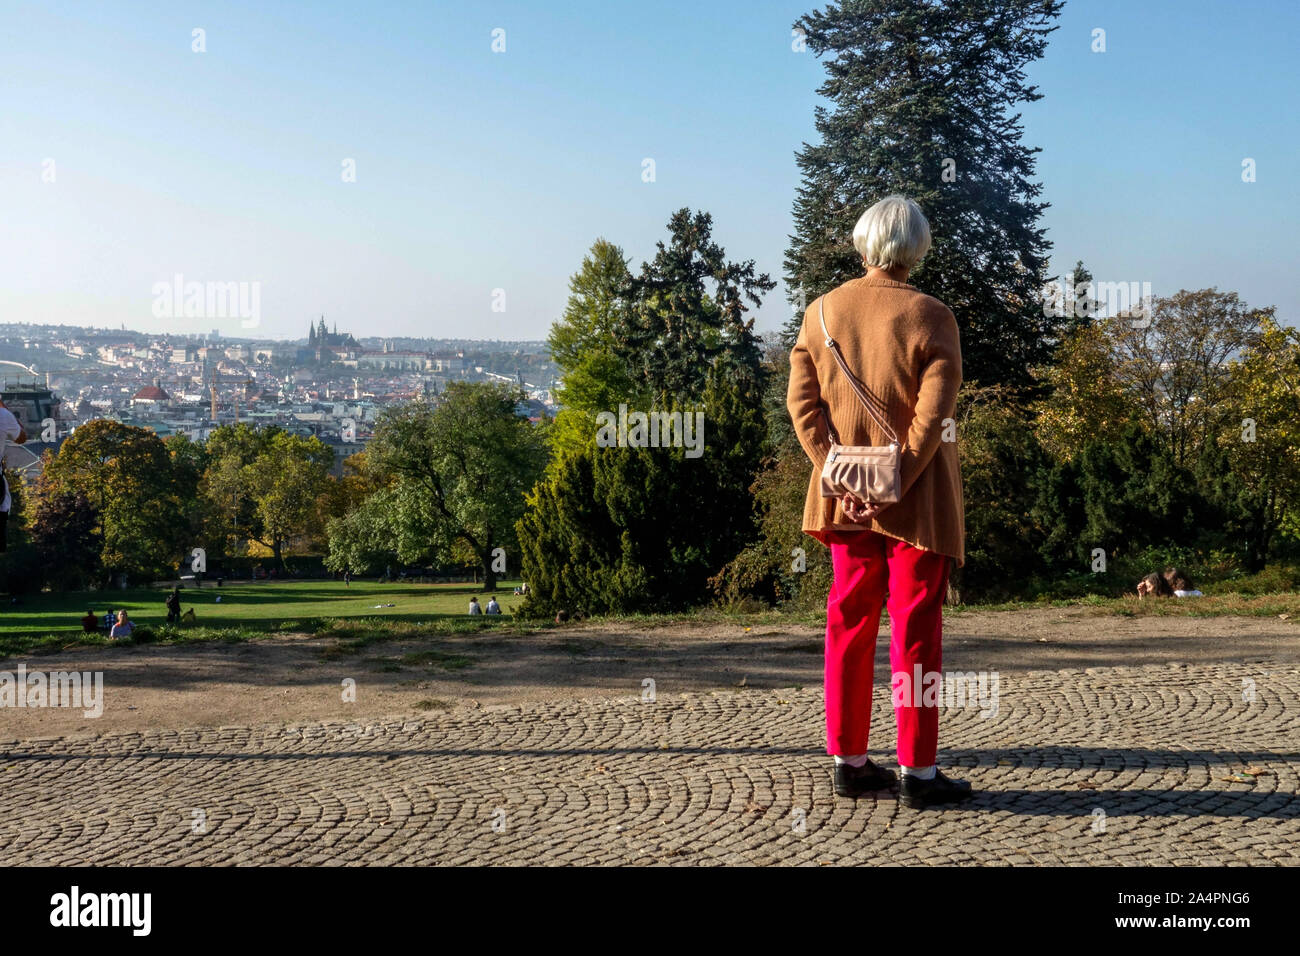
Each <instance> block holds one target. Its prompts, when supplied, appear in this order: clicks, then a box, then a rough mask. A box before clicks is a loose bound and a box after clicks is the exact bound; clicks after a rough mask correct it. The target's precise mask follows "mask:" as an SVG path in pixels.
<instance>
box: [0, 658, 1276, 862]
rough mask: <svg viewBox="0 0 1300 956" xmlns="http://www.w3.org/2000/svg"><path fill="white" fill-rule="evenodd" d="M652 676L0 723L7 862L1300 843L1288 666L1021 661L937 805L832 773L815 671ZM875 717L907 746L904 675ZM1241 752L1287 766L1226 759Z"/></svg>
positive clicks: (959, 754) (823, 854)
mask: <svg viewBox="0 0 1300 956" xmlns="http://www.w3.org/2000/svg"><path fill="white" fill-rule="evenodd" d="M1246 679H1249V680H1251V681H1253V682H1254V700H1253V702H1246V701H1244V700H1243V686H1244V684H1243V681H1244V680H1246ZM633 690H634V693H630V694H629V695H628V696H627V697H625V698H621V699H616V698H606V699H601V700H586V701H574V702H568V703H559V704H546V705H534V706H524V707H513V706H502V707H496V708H484V709H480V710H473V709H461V710H456V711H451V712H447V713H442V714H435V715H432V716H427V717H425V716H422V717H419V718H416V719H406V720H402V719H393V720H386V721H382V722H375V723H373V724H369V725H362V724H357V723H344V722H339V723H330V724H313V725H310V726H294V727H275V728H247V727H227V728H222V729H219V730H201V731H178V732H166V733H149V734H125V735H112V736H100V737H91V736H80V737H76V738H73V737H69V738H60V739H49V740H27V741H21V742H7V743H5V742H0V782H2V784H3V786H2V787H0V811H2V813H0V845H2V846H4V847H5V848H6V850H5V859H6V862H8V863H10V864H13V863H28V864H127V865H130V864H147V863H148V864H152V863H166V864H258V863H281V864H309V865H312V864H315V865H374V864H623V863H639V864H655V863H666V864H678V865H681V864H688V865H695V864H773V863H780V864H806V865H819V864H821V865H825V864H872V865H880V864H963V863H987V864H1027V863H1065V864H1238V865H1259V864H1270V863H1273V864H1295V863H1297V862H1300V820H1298V817H1300V801H1298V800H1297V797H1296V794H1297V782H1298V780H1297V771H1298V770H1300V756H1298V754H1297V747H1298V745H1300V716H1298V714H1300V709H1298V708H1297V701H1298V699H1300V669H1297V668H1295V667H1293V666H1291V665H1285V666H1284V665H1277V664H1268V663H1261V664H1224V665H1215V666H1159V667H1141V668H1109V669H1104V670H1102V669H1093V670H1088V671H1060V672H1052V673H1026V674H1008V675H1004V676H1003V677H1002V679H1001V687H1000V690H1001V699H1000V706H999V710H998V713H997V715H996V716H994V717H989V718H982V717H980V715H979V713H978V712H977V711H976V710H973V709H949V710H946V711H945V713H944V716H943V718H942V721H941V737H940V748H941V749H940V763H941V765H942V766H944V767H946V768H948V770H949V771H950V772H951V773H952V774H953V775H954V776H959V777H964V778H965V779H968V780H970V781H972V783H973V784H974V786H975V787H976V788H977V790H978V791H979V792H978V795H977V796H976V797H975V798H974V799H973V800H972V801H970V802H969V803H967V804H964V805H963V806H962V807H960V808H957V809H953V808H949V809H944V810H929V811H912V810H908V809H906V808H903V807H901V806H899V804H898V802H897V799H896V795H895V794H892V793H886V794H883V795H880V796H878V797H867V798H864V799H861V800H857V801H853V800H847V799H844V798H837V797H835V796H834V794H833V792H832V790H831V774H830V760H829V758H828V757H826V756H825V754H824V752H823V749H822V745H821V744H822V741H823V739H824V738H823V717H822V701H821V694H820V690H819V689H815V688H805V689H802V690H787V691H737V692H734V693H717V694H708V695H705V694H696V695H673V694H665V693H660V694H659V695H658V698H657V700H655V701H653V702H644V701H642V700H641V698H640V688H639V686H636V687H634V688H633ZM0 716H2V715H0ZM873 726H874V728H875V731H874V733H875V739H874V741H873V743H874V744H875V745H876V747H875V748H873V756H874V757H875V758H876V759H877V760H878V761H880V762H884V763H886V764H887V765H891V766H892V765H894V763H895V761H894V760H893V756H892V745H893V733H894V727H893V714H892V711H891V710H890V709H889V698H888V693H887V690H886V689H885V688H884V687H878V688H877V691H876V696H875V699H874V712H873ZM882 744H883V745H885V746H884V747H882V746H881V745H882ZM1246 769H1253V770H1264V771H1267V772H1266V773H1264V774H1261V775H1258V776H1254V777H1251V778H1250V779H1251V780H1252V781H1253V782H1251V783H1241V782H1230V781H1228V780H1225V779H1224V778H1225V777H1227V776H1228V775H1229V774H1231V773H1234V772H1240V771H1244V770H1246Z"/></svg>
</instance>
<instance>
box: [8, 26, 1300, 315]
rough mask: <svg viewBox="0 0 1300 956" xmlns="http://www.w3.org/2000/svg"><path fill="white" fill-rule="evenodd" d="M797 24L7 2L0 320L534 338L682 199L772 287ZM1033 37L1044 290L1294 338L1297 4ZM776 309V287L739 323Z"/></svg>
mask: <svg viewBox="0 0 1300 956" xmlns="http://www.w3.org/2000/svg"><path fill="white" fill-rule="evenodd" d="M812 6H813V5H811V4H808V3H807V2H789V0H757V2H753V3H743V4H742V3H740V2H738V0H726V2H717V3H712V4H708V5H702V4H698V3H691V4H687V3H683V2H680V0H672V2H665V3H663V4H659V5H657V6H656V7H655V9H654V10H653V11H647V10H646V9H644V8H642V7H629V8H623V9H619V8H613V7H610V6H609V5H607V4H601V3H595V2H594V0H584V2H575V3H571V4H566V5H565V6H564V7H563V8H556V7H553V6H540V7H539V6H537V5H529V4H526V3H521V2H500V3H492V4H490V5H485V6H476V7H471V8H468V9H466V8H464V7H460V6H456V7H453V6H452V5H450V4H436V5H434V6H431V7H428V8H422V9H420V10H419V11H411V10H410V9H409V8H408V7H407V6H406V5H404V4H399V3H374V4H369V5H365V6H363V7H356V6H354V5H350V4H344V3H339V2H322V3H320V4H318V5H315V6H314V7H313V9H312V10H311V11H310V12H304V11H301V10H291V9H284V8H275V7H269V6H267V5H262V4H255V3H251V2H232V3H229V4H225V5H223V6H222V7H221V8H220V9H213V8H212V7H210V6H208V5H205V4H198V3H192V2H177V3H168V4H163V3H157V2H144V3H140V4H136V5H132V7H131V8H129V9H123V8H117V7H111V6H104V5H97V4H92V3H70V2H53V3H41V4H37V3H30V2H25V0H24V2H16V3H11V4H9V5H8V7H9V10H10V16H9V17H8V18H7V20H8V24H7V25H8V30H7V31H6V33H5V34H4V35H3V36H0V76H2V77H3V80H4V83H3V84H0V103H2V104H3V107H4V108H3V110H0V143H3V146H0V188H2V189H3V194H4V196H5V199H6V203H5V206H6V208H5V213H6V215H5V228H4V230H3V232H2V233H0V235H3V239H0V316H2V317H4V318H5V319H7V320H19V319H24V320H28V321H32V322H40V323H59V324H71V325H83V326H84V325H103V326H108V327H112V328H116V327H118V326H119V325H121V324H122V323H125V324H126V325H127V327H128V328H129V329H132V330H135V331H140V332H160V331H163V330H165V329H166V330H170V331H172V332H174V333H177V334H191V335H203V334H207V333H209V332H210V330H211V329H212V328H214V327H216V328H219V329H220V330H221V332H222V334H223V336H229V337H256V336H261V337H264V338H268V339H274V338H278V339H285V338H289V337H295V336H296V337H301V335H302V331H303V330H304V329H305V327H306V323H307V322H309V321H314V320H315V319H316V317H318V316H319V315H321V314H322V313H323V314H324V315H325V316H326V318H327V321H328V322H329V323H330V325H331V327H332V326H333V323H334V322H335V321H337V322H338V324H339V328H340V329H347V330H350V331H352V332H353V333H354V334H358V335H360V334H362V333H363V331H364V334H366V335H376V336H384V337H426V338H461V339H465V338H466V335H465V333H466V332H473V333H476V334H478V335H485V334H490V335H491V336H492V338H491V339H487V338H484V339H479V340H480V341H490V340H492V339H495V340H497V341H540V340H542V339H544V338H545V337H546V334H547V331H548V329H549V326H550V323H551V322H552V321H553V320H554V319H555V318H557V317H558V316H559V315H560V313H561V311H562V310H563V308H564V304H565V300H566V298H567V295H568V282H569V278H570V276H571V275H572V274H573V273H574V272H575V271H576V270H577V268H578V267H579V264H580V262H581V260H582V258H583V256H584V255H585V254H586V252H587V251H588V249H589V248H590V246H591V244H592V242H593V241H595V240H596V239H597V238H598V237H605V238H607V239H609V240H610V241H612V242H615V243H617V244H619V245H620V246H621V247H622V248H623V250H624V252H625V253H626V254H627V255H628V256H629V257H630V258H631V260H632V267H633V268H634V269H635V268H636V267H637V266H638V265H639V263H640V262H641V261H643V260H644V259H647V258H649V257H650V256H651V255H653V252H654V244H655V243H656V242H657V241H659V240H661V239H663V238H664V237H665V227H666V223H667V221H668V219H669V216H670V215H671V214H672V212H673V211H674V210H676V209H678V208H680V207H682V206H690V207H692V208H694V209H703V210H706V211H708V212H710V213H712V215H713V217H714V225H715V238H716V239H717V240H718V241H719V242H720V243H721V244H722V245H723V246H724V247H725V248H726V250H727V253H728V256H729V257H730V258H731V259H733V260H746V259H751V258H752V259H754V260H756V262H757V266H758V268H759V270H760V271H764V272H767V273H769V274H770V275H771V276H772V278H774V279H777V280H778V281H779V280H780V279H781V277H782V271H783V270H782V259H783V255H784V252H785V247H786V244H787V235H788V233H789V232H790V231H791V217H790V214H791V206H792V202H793V200H794V196H795V189H796V187H797V185H798V175H797V169H796V167H795V161H794V160H795V153H796V150H798V149H799V147H800V145H801V143H803V142H804V141H806V140H807V141H811V140H813V139H814V138H815V132H814V127H813V108H814V106H815V105H816V104H817V103H818V102H819V101H820V100H819V98H818V97H817V95H816V89H817V87H818V86H819V85H820V84H821V83H822V81H823V79H824V76H825V74H824V70H823V67H822V64H821V63H820V62H819V61H818V60H817V59H816V58H815V57H813V56H812V54H810V53H807V52H803V53H799V52H795V51H794V50H792V43H791V27H792V24H793V22H794V21H795V20H796V19H797V18H798V17H799V16H800V15H801V14H803V13H805V12H807V11H808V10H809V9H811V8H812ZM1059 23H1060V28H1059V29H1058V30H1057V31H1056V32H1055V33H1054V34H1052V36H1051V38H1050V42H1049V46H1048V50H1047V54H1046V56H1045V58H1044V59H1043V60H1042V61H1040V62H1039V63H1037V64H1034V65H1033V66H1032V67H1031V68H1030V70H1029V79H1030V80H1031V82H1035V83H1037V84H1038V85H1039V86H1040V89H1041V92H1042V93H1043V94H1044V98H1043V99H1042V100H1041V101H1039V102H1038V103H1034V104H1030V105H1029V106H1027V107H1025V108H1024V110H1023V114H1024V124H1025V129H1026V134H1025V140H1026V142H1027V143H1028V144H1030V145H1033V146H1040V147H1042V150H1043V151H1042V153H1041V154H1040V155H1039V165H1038V173H1037V177H1036V178H1037V179H1038V180H1039V181H1040V182H1042V183H1043V186H1044V191H1043V198H1044V199H1045V200H1046V201H1048V202H1050V203H1051V204H1052V207H1051V208H1050V209H1049V210H1048V211H1047V213H1046V215H1045V217H1044V219H1043V224H1044V225H1045V226H1046V228H1047V230H1048V238H1049V239H1050V240H1051V241H1052V242H1053V243H1054V249H1053V259H1052V272H1053V274H1054V275H1060V274H1062V273H1065V272H1068V270H1069V269H1070V267H1071V266H1072V265H1073V264H1074V262H1075V260H1076V259H1083V260H1084V261H1085V262H1086V264H1087V265H1088V267H1089V268H1090V269H1091V271H1092V272H1093V274H1094V275H1095V276H1096V277H1097V279H1098V280H1099V281H1149V282H1151V284H1152V287H1153V290H1154V292H1155V294H1157V295H1168V294H1171V293H1173V292H1175V291H1177V290H1178V289H1180V288H1189V289H1196V288H1205V287H1209V286H1217V287H1219V288H1220V289H1225V290H1233V291H1236V292H1239V293H1240V294H1241V295H1242V297H1243V298H1244V299H1245V301H1246V302H1247V303H1249V304H1250V305H1252V306H1268V305H1275V306H1277V307H1278V310H1279V318H1280V319H1281V320H1282V321H1283V322H1285V323H1288V324H1291V323H1294V322H1295V318H1296V314H1297V307H1300V292H1298V291H1297V290H1296V289H1295V288H1294V284H1293V283H1292V282H1291V281H1290V276H1291V275H1292V274H1294V273H1295V272H1297V271H1300V251H1297V244H1296V243H1295V241H1294V239H1293V238H1292V237H1291V236H1290V235H1289V228H1288V227H1289V222H1288V220H1290V219H1292V218H1293V214H1294V213H1295V212H1297V210H1300V189H1298V187H1297V185H1296V183H1297V177H1296V176H1295V175H1294V174H1293V172H1292V170H1293V168H1294V166H1295V164H1296V162H1297V157H1300V131H1298V130H1297V128H1296V124H1295V123H1293V122H1291V121H1290V119H1289V117H1290V115H1291V109H1290V106H1292V105H1293V104H1294V103H1295V102H1296V101H1297V100H1298V99H1300V78H1297V75H1296V71H1295V70H1294V69H1293V68H1291V66H1290V62H1291V51H1290V49H1289V45H1290V38H1291V36H1293V35H1294V33H1295V27H1296V26H1297V24H1300V8H1298V7H1297V5H1296V4H1294V3H1288V2H1284V0H1253V2H1246V3H1241V4H1237V5H1235V6H1232V7H1225V6H1224V5H1223V4H1216V3H1212V2H1208V0H1188V2H1174V0H1154V2H1149V3H1143V4H1125V3H1122V2H1118V0H1097V2H1092V3H1082V2H1078V0H1071V2H1069V3H1067V4H1066V7H1065V12H1064V14H1063V15H1062V17H1061V19H1060V21H1059ZM498 28H500V29H504V30H505V31H506V32H505V51H504V52H500V53H494V52H493V51H492V44H493V31H494V30H495V29H498ZM1095 28H1102V29H1105V30H1106V42H1107V50H1106V52H1105V53H1094V52H1092V49H1091V46H1092V42H1093V40H1092V31H1093V30H1094V29H1095ZM196 29H201V30H203V31H204V32H203V34H202V40H203V43H202V45H203V47H204V52H194V51H193V46H194V45H195V44H196V42H197V41H196V38H195V35H194V30H196ZM646 158H651V159H653V160H654V162H655V173H656V176H655V181H654V182H650V183H647V182H643V181H642V163H643V160H644V159H646ZM1245 158H1250V159H1253V160H1254V161H1255V162H1256V164H1257V169H1258V178H1257V181H1256V182H1252V183H1245V182H1243V181H1242V178H1241V164H1242V161H1243V159H1245ZM348 160H352V161H354V162H355V173H356V176H355V182H345V181H344V175H343V174H344V172H345V171H346V167H345V165H344V164H345V163H346V162H347V161H348ZM1288 250H1290V251H1289V252H1288ZM177 275H179V276H183V277H184V280H185V281H186V282H191V281H193V282H200V283H236V284H241V285H242V286H246V287H250V288H251V287H253V286H256V293H257V296H258V297H259V303H260V312H259V319H258V325H257V327H255V328H247V327H243V326H242V325H241V320H240V319H239V318H224V319H221V320H219V321H214V320H213V319H212V318H210V317H203V318H186V317H184V316H183V315H177V314H171V315H167V316H164V317H159V316H158V315H156V314H155V309H154V306H155V298H156V296H155V293H154V291H153V290H154V287H155V285H157V284H158V283H160V282H162V283H166V282H170V281H172V279H173V277H174V276H177ZM498 290H503V291H504V298H503V297H502V295H501V293H500V292H498ZM503 303H504V311H499V309H500V307H501V306H502V304H503ZM788 313H789V306H788V305H787V304H786V302H785V299H784V295H783V286H778V288H777V289H776V290H774V291H773V292H772V293H771V294H770V295H769V296H768V297H767V298H766V301H765V303H764V305H763V306H762V308H761V309H760V310H758V312H757V313H756V316H757V322H756V328H757V329H758V330H759V331H761V332H767V331H772V330H773V329H775V328H777V327H779V325H780V324H781V323H782V322H783V321H784V319H785V318H786V316H787V315H788Z"/></svg>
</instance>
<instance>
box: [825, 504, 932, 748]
mask: <svg viewBox="0 0 1300 956" xmlns="http://www.w3.org/2000/svg"><path fill="white" fill-rule="evenodd" d="M827 538H828V540H827V543H828V544H829V545H830V549H831V567H832V570H833V572H834V579H833V581H832V583H831V590H830V595H829V596H828V597H827V600H826V752H827V753H830V754H841V755H853V754H864V753H866V752H867V737H868V735H869V733H870V730H871V683H872V678H873V676H874V674H873V672H874V669H875V656H876V633H877V631H878V629H879V627H880V609H881V607H882V606H885V605H886V600H887V601H888V603H887V606H888V608H889V619H890V638H891V639H890V643H889V662H890V666H891V668H892V671H893V673H894V674H896V675H898V674H906V675H907V676H908V678H909V679H910V678H911V677H912V676H913V675H914V674H916V673H917V671H916V668H917V667H918V666H919V667H920V673H922V674H928V673H932V672H933V673H938V672H939V669H940V667H941V666H942V661H943V649H942V644H943V597H944V592H945V590H946V588H947V585H948V562H949V559H948V556H947V555H944V554H938V553H937V552H934V551H923V550H922V549H920V548H917V547H914V546H912V545H910V544H908V543H907V542H906V541H899V540H897V539H895V538H889V537H886V536H885V535H882V534H877V533H876V532H874V531H868V530H866V529H863V530H862V531H837V532H831V533H830V534H828V536H827ZM892 687H893V682H892V681H891V689H892ZM891 698H892V699H893V701H894V704H895V706H894V717H895V720H896V721H897V723H898V762H899V764H900V765H902V766H904V767H928V766H930V765H931V764H933V763H934V762H935V753H936V751H937V749H938V746H939V708H938V707H937V706H931V707H925V706H917V704H918V703H919V702H920V700H921V695H919V694H918V695H915V696H913V695H910V694H906V693H900V694H898V695H894V694H892V693H891Z"/></svg>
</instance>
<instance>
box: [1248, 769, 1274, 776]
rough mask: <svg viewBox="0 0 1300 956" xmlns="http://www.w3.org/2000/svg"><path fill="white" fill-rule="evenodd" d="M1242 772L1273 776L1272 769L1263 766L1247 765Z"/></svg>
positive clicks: (1252, 774)
mask: <svg viewBox="0 0 1300 956" xmlns="http://www.w3.org/2000/svg"><path fill="white" fill-rule="evenodd" d="M1242 773H1248V774H1250V775H1251V776H1252V777H1271V776H1272V775H1273V771H1272V770H1266V769H1264V768H1263V767H1247V768H1246V769H1245V770H1243V771H1242Z"/></svg>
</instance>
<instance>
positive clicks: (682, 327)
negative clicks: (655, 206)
mask: <svg viewBox="0 0 1300 956" xmlns="http://www.w3.org/2000/svg"><path fill="white" fill-rule="evenodd" d="M668 231H669V238H668V242H667V243H664V242H660V243H658V252H656V253H655V257H654V258H653V259H651V260H650V261H649V262H646V263H643V264H642V266H641V272H640V274H639V275H638V276H637V277H636V278H635V279H634V280H633V281H632V282H631V285H630V288H629V299H630V301H631V308H630V309H629V310H628V311H627V312H626V313H624V316H623V322H622V323H621V325H620V327H619V330H618V335H616V336H615V339H616V343H617V344H616V346H615V351H616V353H617V354H619V355H620V356H621V357H622V358H623V360H624V362H625V363H626V365H627V368H628V371H629V374H630V375H631V377H632V380H633V384H634V387H635V388H637V389H638V390H639V391H646V392H648V393H649V395H650V396H651V398H652V399H653V400H654V401H655V402H659V403H666V404H673V403H676V402H683V401H695V400H698V399H699V398H700V396H701V395H702V393H703V391H704V389H705V387H706V384H707V381H708V378H709V375H710V373H711V372H718V373H725V374H726V375H727V376H728V377H730V378H732V380H733V381H734V382H736V383H737V384H738V385H739V386H740V387H745V388H756V387H757V386H758V384H759V381H760V379H761V371H760V368H761V365H762V354H761V353H760V351H759V346H758V339H757V338H756V337H755V336H754V333H753V326H754V320H753V319H746V318H745V313H746V312H747V311H748V309H747V308H746V306H745V302H746V301H748V302H750V303H752V304H753V305H755V306H757V305H758V304H759V303H761V302H762V294H763V293H766V292H770V291H771V290H772V289H774V288H775V287H776V283H775V282H773V281H772V280H771V279H769V278H768V277H767V275H766V274H762V275H759V274H756V273H755V271H754V261H753V260H752V259H751V260H749V261H747V262H728V261H727V255H726V252H725V251H724V250H723V248H722V247H721V246H720V245H718V244H717V243H716V242H714V241H713V238H712V233H713V217H712V216H710V215H709V214H708V213H707V212H697V213H694V214H692V213H691V211H690V210H689V209H679V210H677V212H675V213H673V215H672V218H671V219H669V221H668Z"/></svg>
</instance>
